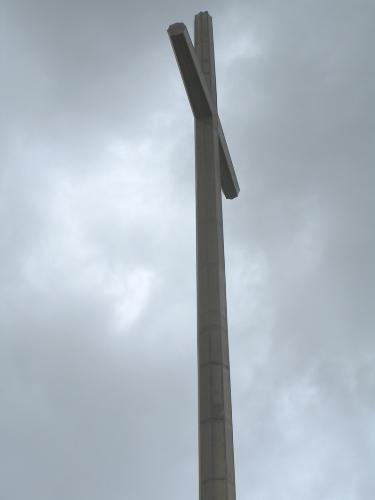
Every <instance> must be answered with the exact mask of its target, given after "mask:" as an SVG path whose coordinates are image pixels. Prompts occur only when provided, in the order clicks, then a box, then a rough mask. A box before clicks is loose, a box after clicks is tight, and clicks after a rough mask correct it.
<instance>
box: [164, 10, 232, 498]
mask: <svg viewBox="0 0 375 500" xmlns="http://www.w3.org/2000/svg"><path fill="white" fill-rule="evenodd" d="M194 31H195V41H194V46H193V44H192V42H191V39H190V36H189V33H188V31H187V28H186V26H185V25H184V24H183V23H176V24H172V25H171V26H170V27H169V28H168V34H169V37H170V40H171V43H172V47H173V50H174V53H175V56H176V59H177V63H178V66H179V68H180V72H181V76H182V79H183V82H184V85H185V89H186V92H187V95H188V98H189V101H190V105H191V109H192V111H193V114H194V118H195V179H196V221H197V229H196V234H197V243H196V247H197V299H198V312H197V316H198V394H199V396H198V397H199V402H198V409H199V410H198V411H199V498H200V500H235V498H236V492H235V478H234V454H233V429H232V405H231V389H230V371H229V349H228V326H227V302H226V291H225V262H224V239H223V215H222V207H221V190H223V192H224V194H225V196H226V198H235V197H236V196H238V193H239V186H238V182H237V179H236V174H235V172H234V169H233V164H232V160H231V158H230V154H229V150H228V146H227V143H226V141H225V137H224V133H223V129H222V127H221V124H220V120H219V116H218V112H217V97H216V77H215V59H214V43H213V31H212V18H211V16H210V15H209V14H208V12H200V13H199V14H197V15H196V16H195V26H194Z"/></svg>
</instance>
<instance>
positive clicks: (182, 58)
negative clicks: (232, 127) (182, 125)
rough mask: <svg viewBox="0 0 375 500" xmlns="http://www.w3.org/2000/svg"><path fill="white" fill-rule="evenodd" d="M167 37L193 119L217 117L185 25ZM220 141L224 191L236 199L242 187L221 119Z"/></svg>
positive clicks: (170, 30) (172, 28)
mask: <svg viewBox="0 0 375 500" xmlns="http://www.w3.org/2000/svg"><path fill="white" fill-rule="evenodd" d="M168 35H169V38H170V40H171V44H172V47H173V51H174V53H175V56H176V59H177V64H178V67H179V69H180V73H181V76H182V80H183V82H184V85H185V89H186V93H187V95H188V98H189V102H190V106H191V109H192V111H193V115H194V117H195V118H196V119H198V120H199V119H205V118H210V117H213V116H215V115H216V114H217V111H216V106H215V105H214V103H213V101H212V98H211V92H210V91H209V88H208V85H207V83H206V79H205V77H204V75H203V73H202V70H201V66H200V62H199V60H198V58H197V55H196V52H195V49H194V46H193V43H192V41H191V39H190V36H189V33H188V30H187V28H186V26H185V24H183V23H175V24H172V25H171V26H170V27H169V28H168ZM218 138H219V155H220V175H221V188H222V190H223V193H224V195H225V197H226V198H236V196H238V193H239V191H240V188H239V185H238V181H237V177H236V173H235V171H234V167H233V163H232V159H231V157H230V153H229V149H228V146H227V143H226V140H225V136H224V132H223V128H222V126H221V123H220V119H219V118H218Z"/></svg>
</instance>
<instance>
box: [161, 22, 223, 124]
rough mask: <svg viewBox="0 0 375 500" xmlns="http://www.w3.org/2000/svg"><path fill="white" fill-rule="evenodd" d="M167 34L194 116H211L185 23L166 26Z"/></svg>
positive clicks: (203, 82)
mask: <svg viewBox="0 0 375 500" xmlns="http://www.w3.org/2000/svg"><path fill="white" fill-rule="evenodd" d="M168 35H169V38H170V41H171V44H172V47H173V51H174V53H175V56H176V59H177V64H178V67H179V69H180V72H181V76H182V80H183V82H184V85H185V89H186V93H187V95H188V98H189V101H190V106H191V109H192V111H193V114H194V116H195V118H197V119H204V118H208V117H210V116H212V115H213V114H214V111H213V110H214V108H213V105H212V100H211V96H210V93H209V90H208V88H207V84H206V81H205V78H204V76H203V73H202V71H201V69H200V64H199V61H198V59H197V56H196V53H195V49H194V46H193V44H192V41H191V39H190V36H189V33H188V31H187V28H186V26H185V24H183V23H175V24H172V25H171V26H169V28H168Z"/></svg>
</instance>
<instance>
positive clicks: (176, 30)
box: [167, 23, 187, 36]
mask: <svg viewBox="0 0 375 500" xmlns="http://www.w3.org/2000/svg"><path fill="white" fill-rule="evenodd" d="M184 31H187V28H186V25H185V24H184V23H173V24H171V25H170V26H169V27H168V29H167V32H168V35H169V36H176V35H182V34H183V33H184Z"/></svg>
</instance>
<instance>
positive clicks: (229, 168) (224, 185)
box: [218, 119, 240, 199]
mask: <svg viewBox="0 0 375 500" xmlns="http://www.w3.org/2000/svg"><path fill="white" fill-rule="evenodd" d="M218 135H219V156H220V177H221V189H222V190H223V193H224V195H225V197H226V198H229V199H233V198H236V197H237V196H238V194H239V192H240V186H239V184H238V181H237V176H236V172H235V171H234V167H233V163H232V158H231V157H230V153H229V149H228V145H227V141H226V140H225V135H224V132H223V127H222V126H221V123H220V119H219V120H218Z"/></svg>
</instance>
